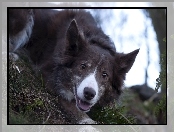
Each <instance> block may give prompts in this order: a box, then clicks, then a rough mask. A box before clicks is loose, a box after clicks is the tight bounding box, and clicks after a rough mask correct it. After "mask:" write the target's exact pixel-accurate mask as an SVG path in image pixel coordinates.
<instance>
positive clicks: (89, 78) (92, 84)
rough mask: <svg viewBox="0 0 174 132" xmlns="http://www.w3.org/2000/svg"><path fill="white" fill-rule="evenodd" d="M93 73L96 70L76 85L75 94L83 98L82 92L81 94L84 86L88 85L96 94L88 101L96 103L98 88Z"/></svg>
mask: <svg viewBox="0 0 174 132" xmlns="http://www.w3.org/2000/svg"><path fill="white" fill-rule="evenodd" d="M95 74H96V70H95V71H94V73H91V74H89V75H88V76H87V77H86V78H85V79H84V80H83V81H82V82H81V83H80V84H79V86H78V87H77V96H78V97H79V98H81V99H83V100H85V98H84V94H83V93H84V88H85V87H90V88H93V90H95V92H96V95H95V96H94V98H93V99H92V100H91V101H90V103H96V102H97V100H98V90H99V88H98V83H97V81H96V78H95Z"/></svg>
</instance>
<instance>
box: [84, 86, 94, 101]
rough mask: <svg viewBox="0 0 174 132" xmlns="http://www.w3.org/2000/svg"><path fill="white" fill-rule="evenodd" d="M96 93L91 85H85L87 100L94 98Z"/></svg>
mask: <svg viewBox="0 0 174 132" xmlns="http://www.w3.org/2000/svg"><path fill="white" fill-rule="evenodd" d="M95 95H96V92H95V90H94V89H93V88H90V87H85V88H84V97H85V99H87V100H91V99H93V98H94V96H95Z"/></svg>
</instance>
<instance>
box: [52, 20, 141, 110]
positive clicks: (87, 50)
mask: <svg viewBox="0 0 174 132" xmlns="http://www.w3.org/2000/svg"><path fill="white" fill-rule="evenodd" d="M89 30H90V29H89ZM100 31H101V30H100ZM91 36H92V37H88V36H87V35H86V34H85V33H84V32H82V30H81V29H80V27H78V25H77V23H76V20H73V21H72V22H71V23H70V26H69V28H68V29H67V32H66V40H65V48H64V50H63V51H61V52H60V54H58V55H56V57H55V58H56V62H57V63H58V65H59V66H58V67H57V68H55V69H57V70H54V74H56V75H55V76H56V77H55V79H53V80H55V81H56V82H54V83H56V86H53V87H55V88H56V89H61V90H58V91H59V94H62V95H63V96H64V97H65V98H67V99H68V100H71V99H75V101H76V106H77V108H78V109H80V110H82V111H85V112H87V111H89V110H90V108H91V107H92V106H93V105H94V104H96V103H97V102H99V103H102V104H108V103H110V101H112V100H113V99H116V98H117V97H118V96H119V95H120V93H121V87H122V85H123V81H124V79H125V74H126V73H127V72H128V71H129V70H130V68H131V67H132V65H133V63H134V61H135V58H136V55H137V54H138V52H139V50H135V51H133V52H131V53H129V54H122V53H116V51H114V50H115V49H114V48H113V47H112V46H109V44H107V43H108V42H110V41H109V39H108V38H107V37H106V38H100V37H101V36H97V34H92V35H91ZM58 87H59V88H58Z"/></svg>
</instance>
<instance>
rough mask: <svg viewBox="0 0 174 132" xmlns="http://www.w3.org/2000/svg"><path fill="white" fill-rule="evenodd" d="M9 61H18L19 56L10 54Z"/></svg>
mask: <svg viewBox="0 0 174 132" xmlns="http://www.w3.org/2000/svg"><path fill="white" fill-rule="evenodd" d="M9 59H11V60H13V61H17V60H18V59H19V56H18V55H17V54H15V53H12V52H9Z"/></svg>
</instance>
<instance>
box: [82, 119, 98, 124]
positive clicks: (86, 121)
mask: <svg viewBox="0 0 174 132" xmlns="http://www.w3.org/2000/svg"><path fill="white" fill-rule="evenodd" d="M79 124H96V123H95V121H93V120H92V119H91V118H85V119H83V120H81V121H79Z"/></svg>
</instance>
